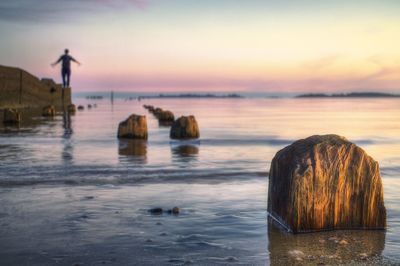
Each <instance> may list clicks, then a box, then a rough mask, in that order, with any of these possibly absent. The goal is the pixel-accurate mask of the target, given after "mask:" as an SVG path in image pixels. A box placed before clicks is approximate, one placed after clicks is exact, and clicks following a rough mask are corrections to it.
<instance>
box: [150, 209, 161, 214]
mask: <svg viewBox="0 0 400 266" xmlns="http://www.w3.org/2000/svg"><path fill="white" fill-rule="evenodd" d="M149 212H150V213H151V214H162V212H163V209H162V208H152V209H150V210H149Z"/></svg>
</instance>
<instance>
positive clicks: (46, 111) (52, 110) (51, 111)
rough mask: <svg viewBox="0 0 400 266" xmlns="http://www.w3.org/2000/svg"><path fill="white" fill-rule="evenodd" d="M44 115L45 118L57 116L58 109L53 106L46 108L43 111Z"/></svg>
mask: <svg viewBox="0 0 400 266" xmlns="http://www.w3.org/2000/svg"><path fill="white" fill-rule="evenodd" d="M42 115H43V116H55V115H56V108H55V107H54V106H53V105H49V106H46V107H44V108H43V110H42Z"/></svg>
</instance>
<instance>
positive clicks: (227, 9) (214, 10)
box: [0, 0, 400, 93]
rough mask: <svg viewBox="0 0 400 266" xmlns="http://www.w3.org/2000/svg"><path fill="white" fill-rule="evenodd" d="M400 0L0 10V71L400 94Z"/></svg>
mask: <svg viewBox="0 0 400 266" xmlns="http://www.w3.org/2000/svg"><path fill="white" fill-rule="evenodd" d="M399 14H400V1H398V0H379V1H378V0H376V1H370V0H353V1H342V0H341V1H333V0H332V1H324V0H280V1H277V0H276V1H271V0H241V1H239V0H218V1H215V0H213V1H211V0H202V1H199V0H81V1H79V0H69V1H64V0H13V1H1V2H0V34H1V36H2V38H1V42H0V65H6V66H16V67H20V68H23V69H25V70H27V71H28V72H30V73H32V74H34V75H37V76H39V77H51V78H53V79H54V80H56V81H57V82H60V79H61V76H60V66H57V67H55V68H52V67H51V66H50V64H51V63H52V62H54V61H56V60H57V59H58V57H59V56H60V55H61V54H62V53H63V51H64V49H65V48H68V49H69V50H70V53H71V55H72V56H74V57H75V58H76V59H77V60H79V61H80V62H81V63H82V66H77V65H74V66H73V70H72V84H71V85H72V88H73V90H74V91H77V92H78V91H110V90H114V91H132V92H134V91H135V92H146V91H148V92H198V91H207V92H265V93H275V92H279V93H308V92H311V93H318V92H325V93H339V92H350V91H379V92H390V93H400V16H399Z"/></svg>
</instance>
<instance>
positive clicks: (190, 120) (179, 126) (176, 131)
mask: <svg viewBox="0 0 400 266" xmlns="http://www.w3.org/2000/svg"><path fill="white" fill-rule="evenodd" d="M170 137H171V139H197V138H199V137H200V130H199V126H198V124H197V121H196V118H195V117H194V116H193V115H190V116H181V117H179V118H178V119H177V120H175V121H174V123H173V124H172V126H171V131H170Z"/></svg>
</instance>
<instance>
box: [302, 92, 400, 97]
mask: <svg viewBox="0 0 400 266" xmlns="http://www.w3.org/2000/svg"><path fill="white" fill-rule="evenodd" d="M326 97H330V98H363V97H367V98H368V97H369V98H387V97H400V95H397V94H390V93H381V92H351V93H337V94H324V93H308V94H301V95H297V96H296V98H326Z"/></svg>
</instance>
